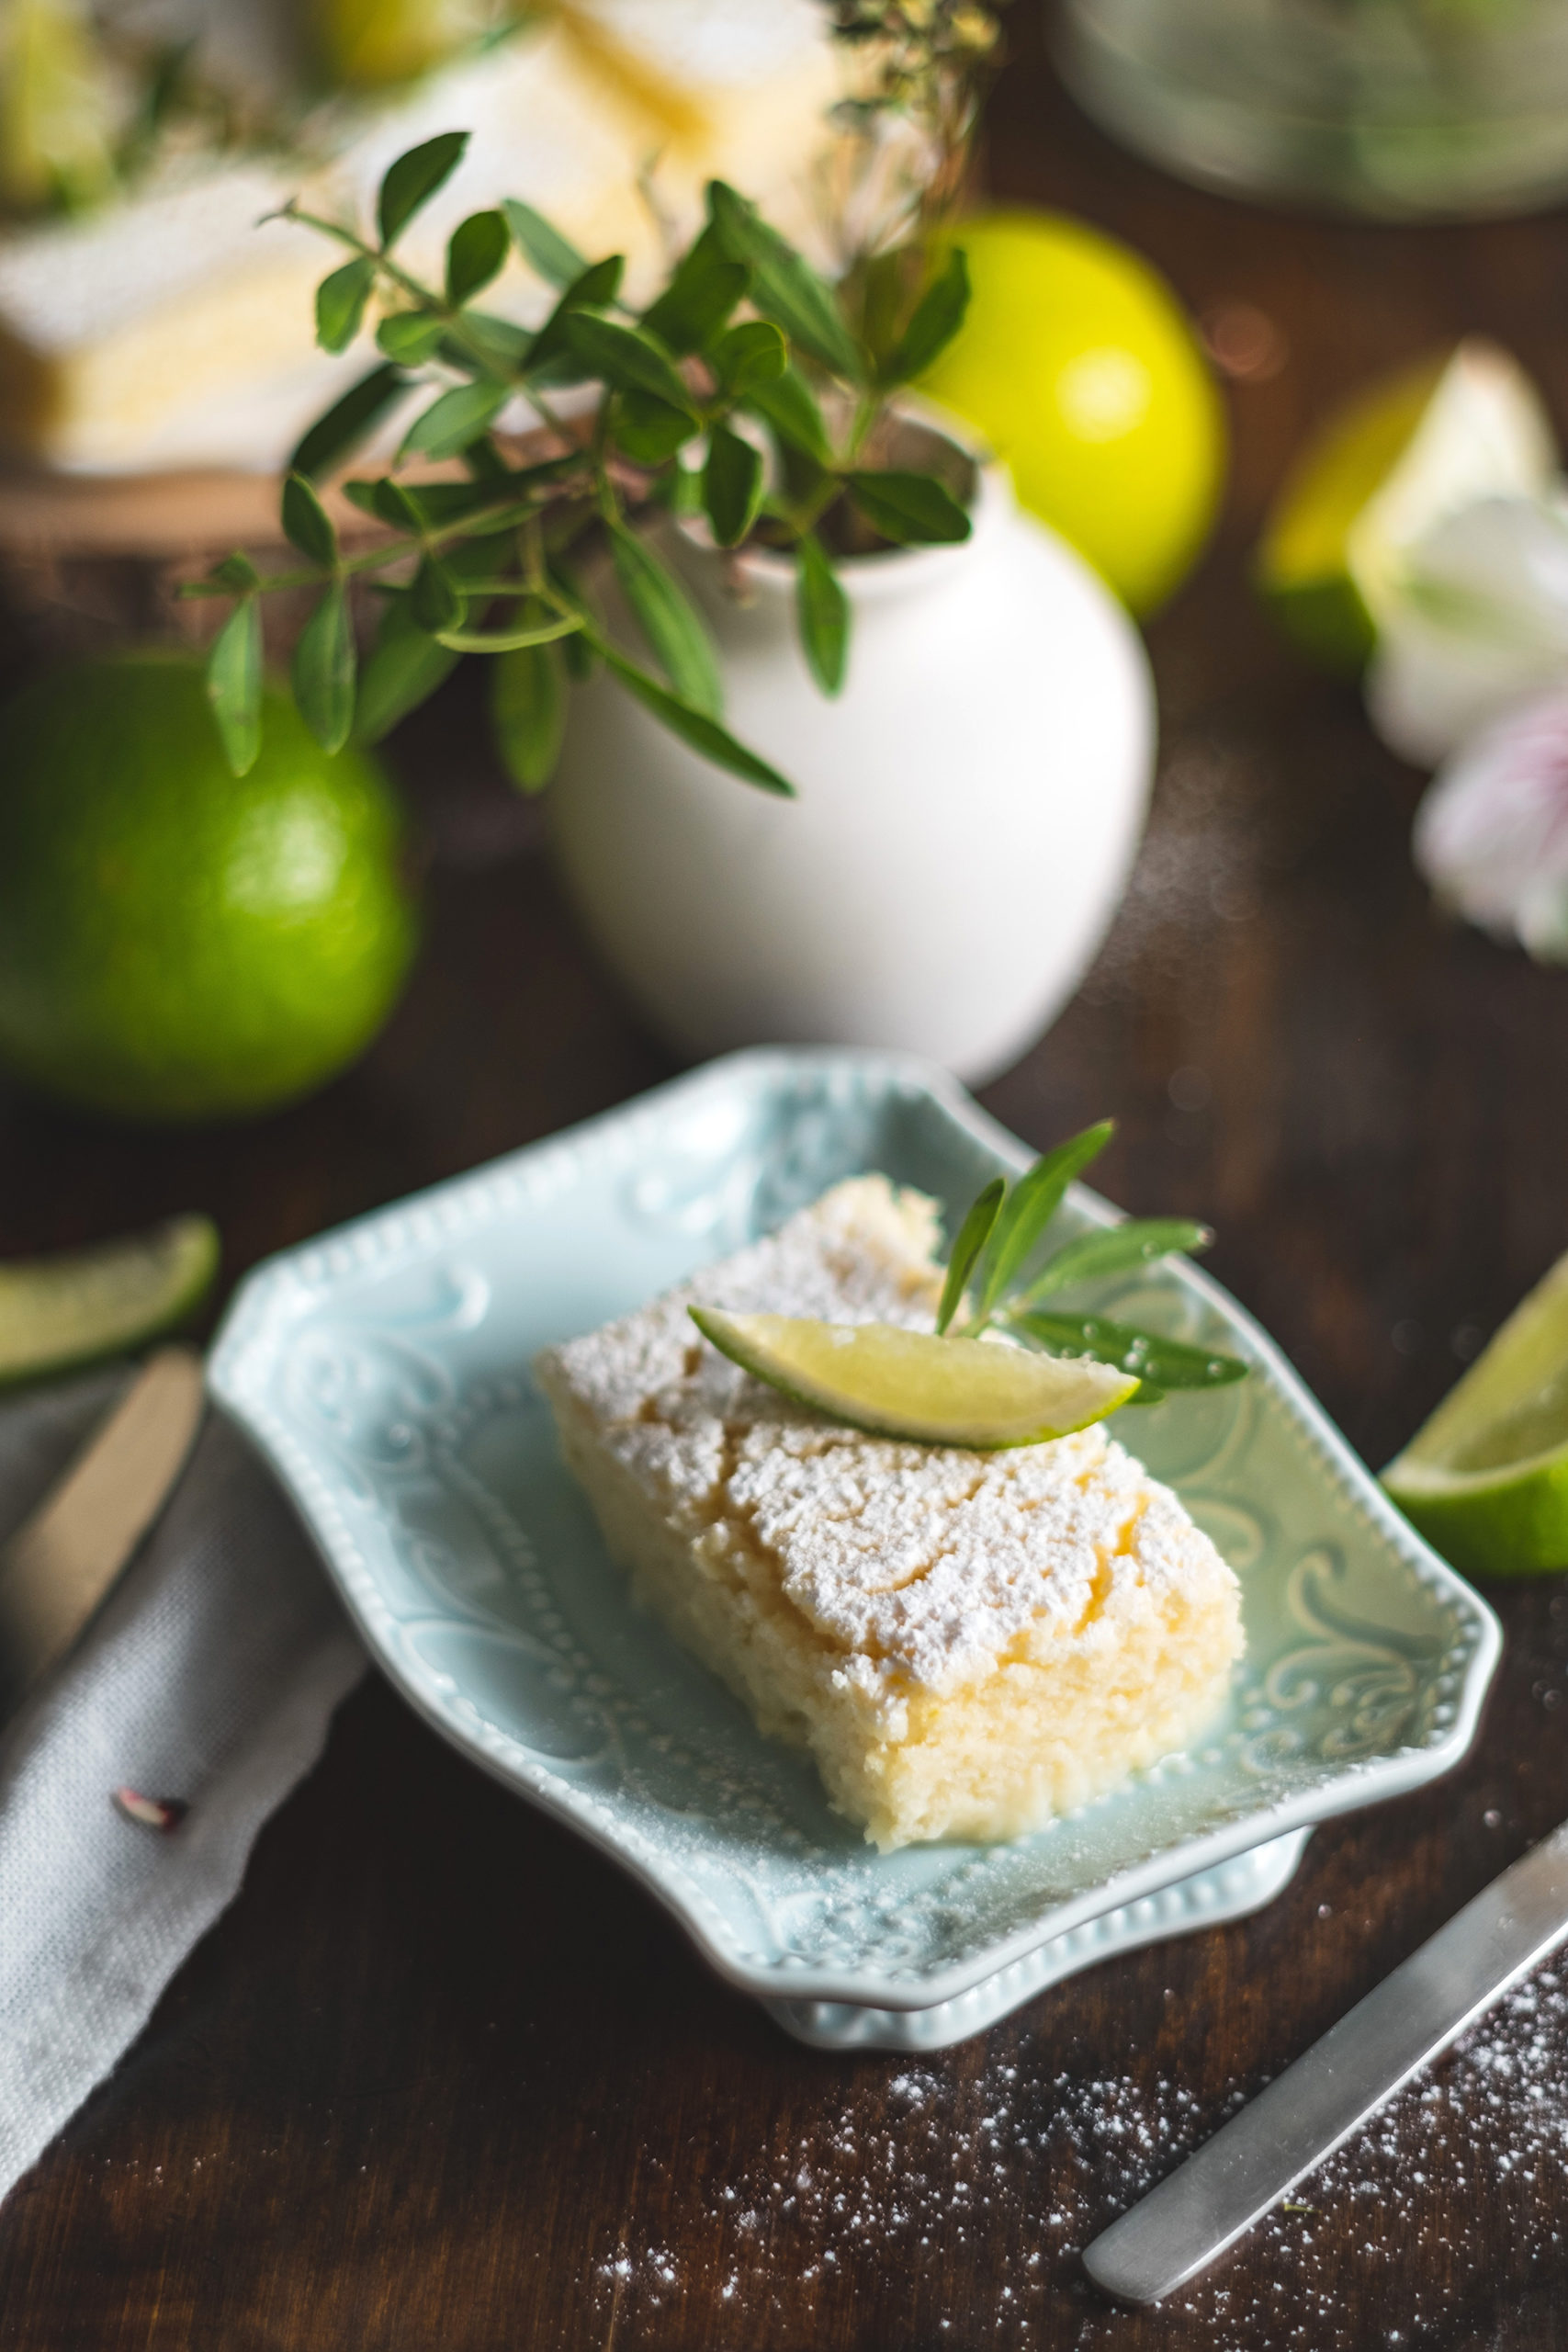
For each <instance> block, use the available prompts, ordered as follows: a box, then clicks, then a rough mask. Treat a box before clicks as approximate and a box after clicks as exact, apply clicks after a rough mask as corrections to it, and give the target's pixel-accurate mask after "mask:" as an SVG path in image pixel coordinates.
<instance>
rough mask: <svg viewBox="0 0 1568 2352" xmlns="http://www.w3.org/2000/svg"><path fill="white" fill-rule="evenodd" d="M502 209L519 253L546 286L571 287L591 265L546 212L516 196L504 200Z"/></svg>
mask: <svg viewBox="0 0 1568 2352" xmlns="http://www.w3.org/2000/svg"><path fill="white" fill-rule="evenodd" d="M501 209H502V212H504V214H505V215H506V221H507V226H508V227H509V228H510V230H511V231H512V235H513V243H515V245H516V247H517V250H518V252H519V253H520V254H522V256H523V258H524V260H525V262H527V263H528V264H529V265H530V266H531V267H533V268H534V269H536V271H537V272H538V274H539V276H540V277H542V278H543V279H544V280H545V282H546V284H547V285H549V286H560V287H566V286H570V284H571V283H572V281H573V280H574V279H575V278H579V277H581V276H582V273H583V271H584V270H585V269H586V268H587V266H588V262H587V258H586V256H585V255H584V254H580V253H579V252H578V250H577V247H576V246H575V245H574V244H573V243H571V242H570V239H569V238H566V237H563V236H562V235H561V232H560V231H559V230H558V229H553V228H552V227H551V226H550V224H549V222H548V221H547V220H546V219H545V217H544V215H543V213H540V212H536V211H535V209H534V208H533V206H532V205H531V204H524V203H521V202H520V201H519V199H518V198H516V197H514V196H508V197H504V198H502V206H501Z"/></svg>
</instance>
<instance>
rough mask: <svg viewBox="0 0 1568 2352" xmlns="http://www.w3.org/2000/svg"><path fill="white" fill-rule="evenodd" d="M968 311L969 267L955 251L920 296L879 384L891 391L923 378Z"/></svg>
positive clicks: (886, 362) (885, 364) (889, 355)
mask: <svg viewBox="0 0 1568 2352" xmlns="http://www.w3.org/2000/svg"><path fill="white" fill-rule="evenodd" d="M968 308H969V265H968V263H967V262H966V261H965V260H964V255H963V254H961V253H959V252H957V251H956V250H955V251H953V253H950V254H948V256H947V261H946V264H945V266H943V268H942V272H941V275H940V276H939V277H935V278H933V279H932V281H931V284H930V285H929V286H928V287H927V288H926V290H925V292H924V293H923V294H922V295H921V297H920V299H919V302H918V303H917V304H916V306H915V314H914V316H913V318H912V319H911V320H910V321H909V323H908V326H907V327H906V328H905V329H904V332H903V334H901V335H900V336H899V338H898V341H897V344H896V345H895V346H894V348H893V350H892V351H891V352H890V353H889V354H888V356H887V357H886V360H885V361H884V362H883V364H882V367H881V368H880V369H879V370H878V377H879V380H880V381H881V383H882V384H883V385H884V386H886V387H887V388H889V389H890V388H891V387H892V386H893V385H895V384H908V383H910V382H912V381H913V379H914V378H915V377H917V376H923V375H924V374H925V371H926V369H927V368H929V367H930V366H931V362H932V361H933V360H934V359H935V358H936V357H937V356H939V354H941V353H942V352H943V351H945V350H946V349H947V346H948V345H949V344H950V343H951V342H952V341H953V336H954V335H955V334H957V333H958V330H959V328H960V327H961V326H962V325H963V324H964V312H965V311H967V309H968Z"/></svg>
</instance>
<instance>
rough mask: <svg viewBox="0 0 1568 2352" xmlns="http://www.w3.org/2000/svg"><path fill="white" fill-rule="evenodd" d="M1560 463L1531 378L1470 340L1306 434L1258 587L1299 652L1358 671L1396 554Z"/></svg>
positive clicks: (1272, 515)
mask: <svg viewBox="0 0 1568 2352" xmlns="http://www.w3.org/2000/svg"><path fill="white" fill-rule="evenodd" d="M1556 463H1557V458H1556V449H1555V446H1554V444H1553V440H1552V435H1551V424H1550V423H1549V422H1548V419H1547V416H1546V412H1545V410H1544V408H1543V407H1542V404H1541V401H1540V395H1539V393H1538V392H1537V391H1536V389H1535V387H1534V385H1533V384H1532V383H1531V382H1530V380H1529V377H1528V376H1527V375H1526V374H1525V372H1524V370H1523V368H1520V367H1519V365H1518V363H1517V360H1514V359H1512V358H1511V357H1510V356H1509V355H1508V354H1507V353H1506V351H1502V350H1499V349H1498V348H1497V346H1496V345H1494V344H1489V343H1486V342H1484V341H1483V340H1481V339H1480V338H1479V337H1472V338H1471V339H1470V340H1468V341H1466V342H1464V343H1461V345H1459V347H1458V349H1457V350H1456V351H1454V352H1453V353H1452V354H1451V355H1450V356H1448V357H1447V358H1442V357H1438V358H1435V359H1427V360H1423V361H1422V362H1420V363H1419V364H1418V365H1417V366H1416V367H1414V368H1403V369H1401V370H1400V371H1399V372H1398V373H1397V374H1395V375H1393V376H1385V377H1382V378H1380V379H1379V380H1378V381H1377V382H1376V383H1374V384H1372V385H1371V386H1370V387H1369V388H1368V389H1367V390H1364V391H1361V392H1359V393H1358V394H1357V395H1356V396H1355V397H1354V398H1353V399H1351V400H1350V401H1348V402H1347V403H1346V405H1345V406H1344V407H1343V408H1341V409H1339V410H1337V412H1336V413H1334V414H1333V415H1332V416H1331V417H1330V418H1329V419H1328V422H1327V424H1325V426H1324V427H1323V429H1322V430H1321V432H1319V433H1318V434H1317V435H1315V436H1314V438H1313V439H1312V440H1311V441H1309V443H1308V444H1307V447H1306V448H1305V449H1304V450H1303V453H1302V455H1301V457H1300V458H1298V459H1297V461H1296V463H1295V465H1294V466H1293V467H1292V470H1291V472H1290V474H1289V475H1288V476H1287V477H1286V480H1285V482H1284V486H1283V488H1282V489H1281V490H1280V494H1279V496H1278V497H1277V499H1276V500H1275V502H1274V504H1273V507H1272V508H1271V510H1270V512H1269V520H1268V522H1267V524H1266V526H1265V527H1264V533H1263V538H1262V542H1261V544H1260V546H1259V548H1258V585H1259V587H1260V588H1261V590H1262V592H1263V594H1264V596H1265V598H1266V599H1267V600H1268V602H1269V605H1271V606H1272V607H1273V610H1274V612H1275V614H1276V616H1277V617H1278V619H1279V620H1280V624H1281V626H1282V627H1283V628H1284V629H1285V630H1286V632H1287V634H1288V635H1290V636H1292V637H1293V638H1294V639H1295V640H1296V642H1297V643H1298V644H1299V645H1300V646H1301V647H1302V648H1303V650H1304V651H1306V652H1308V653H1311V654H1313V655H1314V657H1315V658H1316V659H1318V660H1319V661H1321V662H1324V663H1325V665H1326V666H1327V667H1329V668H1332V669H1340V670H1349V671H1355V670H1359V668H1360V667H1361V665H1362V663H1363V662H1365V661H1366V659H1367V657H1368V655H1369V654H1370V653H1371V650H1372V645H1373V641H1374V639H1375V637H1376V633H1377V628H1378V624H1379V620H1380V617H1381V615H1382V611H1383V610H1384V609H1385V607H1386V604H1387V600H1388V597H1389V595H1390V594H1391V592H1392V591H1393V589H1394V588H1395V587H1396V586H1397V583H1398V579H1399V573H1400V566H1401V563H1402V561H1403V560H1404V554H1405V551H1406V550H1407V549H1408V548H1411V547H1412V546H1414V545H1415V543H1416V540H1417V539H1419V538H1421V537H1424V536H1425V534H1426V533H1427V531H1428V530H1430V529H1431V528H1432V527H1433V526H1435V525H1436V524H1438V522H1440V521H1441V520H1442V519H1443V518H1444V516H1445V515H1450V514H1452V513H1454V512H1455V511H1457V509H1458V508H1460V507H1461V506H1465V505H1469V504H1470V503H1472V502H1473V501H1474V500H1476V499H1479V498H1485V497H1490V496H1506V495H1508V494H1510V493H1520V494H1529V493H1532V492H1539V491H1541V490H1543V489H1544V488H1545V487H1546V485H1547V483H1548V481H1550V480H1551V476H1552V474H1553V473H1554V471H1555V469H1556Z"/></svg>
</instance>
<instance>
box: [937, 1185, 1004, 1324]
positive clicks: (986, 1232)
mask: <svg viewBox="0 0 1568 2352" xmlns="http://www.w3.org/2000/svg"><path fill="white" fill-rule="evenodd" d="M1007 1188H1008V1187H1007V1178H1006V1177H1005V1176H993V1177H992V1179H991V1181H990V1182H989V1183H988V1184H987V1186H986V1189H985V1191H984V1192H983V1193H976V1197H975V1198H974V1200H972V1201H971V1202H970V1204H969V1207H968V1210H967V1213H966V1214H965V1216H964V1222H963V1224H962V1225H961V1226H960V1227H959V1228H958V1238H957V1240H956V1241H955V1242H954V1243H953V1248H952V1250H951V1251H950V1253H949V1255H948V1261H947V1280H946V1281H945V1282H944V1283H943V1284H942V1304H941V1306H939V1307H938V1308H937V1311H936V1328H937V1330H938V1333H939V1334H940V1333H942V1332H943V1331H945V1330H946V1329H947V1327H948V1325H949V1324H950V1323H951V1322H952V1320H953V1317H954V1316H955V1315H956V1314H957V1312H958V1307H959V1302H960V1300H961V1299H962V1298H963V1296H964V1292H965V1291H966V1290H967V1289H968V1287H969V1277H970V1275H971V1274H972V1273H973V1272H974V1271H975V1264H976V1260H977V1259H978V1257H979V1255H980V1252H981V1250H983V1249H984V1248H985V1246H986V1244H987V1241H988V1240H989V1239H990V1238H991V1227H992V1226H994V1225H995V1223H996V1221H997V1213H998V1210H999V1209H1000V1207H1001V1204H1002V1200H1003V1196H1004V1195H1005V1193H1006V1192H1007Z"/></svg>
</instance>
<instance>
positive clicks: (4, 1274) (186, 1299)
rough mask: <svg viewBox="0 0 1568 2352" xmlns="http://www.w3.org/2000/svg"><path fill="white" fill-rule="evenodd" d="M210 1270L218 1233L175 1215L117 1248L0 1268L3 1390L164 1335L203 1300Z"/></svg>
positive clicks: (205, 1222)
mask: <svg viewBox="0 0 1568 2352" xmlns="http://www.w3.org/2000/svg"><path fill="white" fill-rule="evenodd" d="M217 1267H218V1228H217V1227H216V1226H215V1225H214V1224H213V1223H212V1221H211V1219H210V1218H209V1217H205V1216H172V1217H170V1218H169V1219H168V1221H167V1223H166V1224H164V1225H155V1226H153V1227H152V1230H151V1231H150V1232H148V1233H138V1234H133V1235H132V1236H130V1238H129V1239H127V1240H124V1241H108V1242H105V1243H104V1244H102V1245H101V1246H100V1247H99V1248H97V1249H95V1250H70V1251H67V1252H64V1253H62V1255H60V1256H59V1257H49V1258H24V1259H20V1260H17V1261H14V1262H13V1263H12V1264H10V1265H0V1384H9V1383H10V1382H12V1381H17V1380H34V1379H37V1378H38V1377H39V1375H40V1374H44V1373H50V1372H63V1371H65V1370H66V1368H67V1367H68V1366H69V1365H71V1364H77V1363H89V1362H90V1361H91V1360H92V1358H93V1357H95V1356H107V1355H112V1354H114V1353H115V1352H116V1351H118V1350H119V1349H121V1348H133V1347H136V1346H137V1345H139V1343H140V1342H141V1340H150V1339H151V1338H152V1336H153V1334H154V1332H157V1331H165V1330H167V1329H169V1327H170V1326H171V1325H172V1324H175V1323H178V1322H180V1321H181V1320H182V1319H183V1317H185V1316H186V1315H188V1314H189V1313H190V1311H191V1309H192V1308H193V1307H194V1306H196V1305H197V1302H198V1301H199V1300H200V1299H201V1298H202V1296H203V1295H205V1293H206V1291H207V1288H208V1285H209V1283H210V1282H211V1280H212V1277H213V1274H214V1273H215V1272H216V1271H217Z"/></svg>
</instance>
